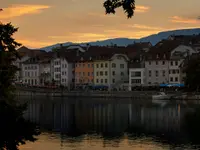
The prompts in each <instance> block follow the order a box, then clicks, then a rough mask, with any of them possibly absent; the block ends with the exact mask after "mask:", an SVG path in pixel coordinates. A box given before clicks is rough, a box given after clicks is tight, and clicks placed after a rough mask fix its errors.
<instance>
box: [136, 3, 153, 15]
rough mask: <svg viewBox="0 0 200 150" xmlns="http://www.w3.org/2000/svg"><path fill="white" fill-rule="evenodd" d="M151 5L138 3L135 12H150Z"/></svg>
mask: <svg viewBox="0 0 200 150" xmlns="http://www.w3.org/2000/svg"><path fill="white" fill-rule="evenodd" d="M149 9H150V7H148V6H142V5H136V7H135V12H136V13H145V12H148V11H149Z"/></svg>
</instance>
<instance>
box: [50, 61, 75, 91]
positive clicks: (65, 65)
mask: <svg viewBox="0 0 200 150" xmlns="http://www.w3.org/2000/svg"><path fill="white" fill-rule="evenodd" d="M51 69H52V71H51V76H52V80H54V81H55V83H56V85H63V86H67V87H69V86H70V85H71V84H72V79H73V63H71V62H69V60H67V59H66V58H64V57H60V58H59V57H57V58H53V59H52V60H51Z"/></svg>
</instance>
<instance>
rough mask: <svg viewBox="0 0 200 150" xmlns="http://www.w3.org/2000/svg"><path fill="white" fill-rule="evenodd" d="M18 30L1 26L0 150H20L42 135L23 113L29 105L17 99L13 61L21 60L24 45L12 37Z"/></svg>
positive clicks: (9, 25) (5, 25)
mask: <svg viewBox="0 0 200 150" xmlns="http://www.w3.org/2000/svg"><path fill="white" fill-rule="evenodd" d="M17 30H18V29H17V28H15V27H14V26H12V25H11V24H10V23H9V24H1V23H0V120H1V124H0V133H1V134H0V149H7V150H17V149H18V146H19V145H20V144H25V141H27V140H29V141H35V140H36V139H35V138H34V135H38V134H39V132H38V130H37V128H36V125H35V124H33V123H30V122H29V121H26V120H25V119H24V118H23V113H24V111H25V110H26V108H27V107H26V105H21V104H19V103H18V102H17V101H16V100H15V94H14V91H15V87H14V86H13V84H12V83H13V80H14V78H15V73H16V71H17V70H18V68H17V67H16V66H14V65H13V62H14V61H15V60H16V59H17V58H19V56H18V53H17V51H16V48H17V47H18V46H20V44H19V43H17V42H16V41H15V39H14V38H13V37H12V36H13V34H14V33H15V32H17Z"/></svg>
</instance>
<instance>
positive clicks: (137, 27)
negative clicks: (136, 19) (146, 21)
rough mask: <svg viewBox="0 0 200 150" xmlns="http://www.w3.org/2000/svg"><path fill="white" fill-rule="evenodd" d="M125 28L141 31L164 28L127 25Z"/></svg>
mask: <svg viewBox="0 0 200 150" xmlns="http://www.w3.org/2000/svg"><path fill="white" fill-rule="evenodd" d="M127 27H130V28H136V29H143V30H164V28H161V27H152V26H146V25H142V24H133V25H127Z"/></svg>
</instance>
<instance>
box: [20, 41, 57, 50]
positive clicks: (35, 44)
mask: <svg viewBox="0 0 200 150" xmlns="http://www.w3.org/2000/svg"><path fill="white" fill-rule="evenodd" d="M17 42H19V43H21V44H22V45H24V46H27V47H30V48H40V47H45V46H47V45H52V44H55V42H39V41H35V40H24V39H17Z"/></svg>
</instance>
